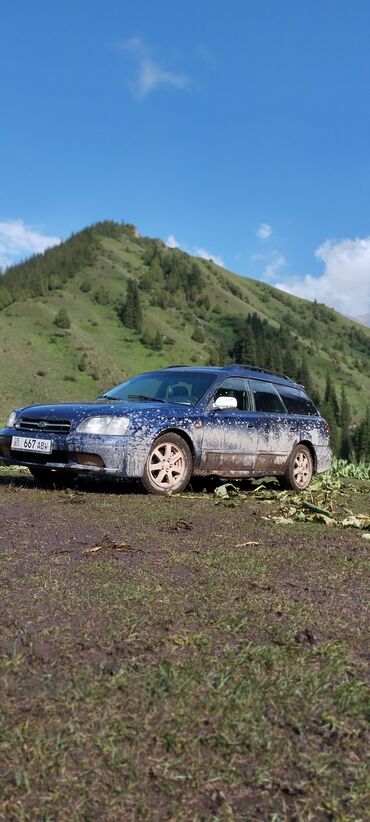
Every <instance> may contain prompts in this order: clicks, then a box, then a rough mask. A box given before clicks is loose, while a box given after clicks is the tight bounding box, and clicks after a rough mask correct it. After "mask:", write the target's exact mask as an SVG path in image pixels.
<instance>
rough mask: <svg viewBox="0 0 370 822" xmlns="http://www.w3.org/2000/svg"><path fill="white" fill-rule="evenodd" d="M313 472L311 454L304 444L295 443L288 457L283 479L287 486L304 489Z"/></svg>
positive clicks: (298, 489) (299, 489)
mask: <svg viewBox="0 0 370 822" xmlns="http://www.w3.org/2000/svg"><path fill="white" fill-rule="evenodd" d="M312 474H313V459H312V454H311V452H310V451H309V449H308V448H307V447H306V446H305V445H297V446H296V447H295V448H294V449H293V451H292V453H291V455H290V458H289V462H288V466H287V470H286V474H285V479H286V484H287V485H288V488H292V490H293V491H304V489H305V488H308V486H309V484H310V482H311V479H312Z"/></svg>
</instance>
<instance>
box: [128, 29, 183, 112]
mask: <svg viewBox="0 0 370 822" xmlns="http://www.w3.org/2000/svg"><path fill="white" fill-rule="evenodd" d="M123 49H124V51H126V52H127V53H128V54H130V55H131V56H132V57H133V59H134V61H135V66H136V76H135V79H134V80H133V81H132V82H131V83H129V88H130V91H131V92H132V94H133V95H134V97H138V98H143V97H146V96H147V95H148V94H150V92H151V91H154V89H156V88H158V87H159V86H167V87H172V88H176V89H186V88H188V87H189V86H190V85H191V79H190V77H188V76H187V74H178V73H177V72H173V71H166V70H165V69H163V68H162V67H161V66H160V65H159V63H158V62H157V61H156V60H153V58H152V57H151V56H150V52H149V50H148V48H147V46H146V45H145V42H144V40H143V39H142V38H141V37H132V38H131V39H130V40H126V42H125V43H123Z"/></svg>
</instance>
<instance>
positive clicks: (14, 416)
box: [5, 411, 17, 428]
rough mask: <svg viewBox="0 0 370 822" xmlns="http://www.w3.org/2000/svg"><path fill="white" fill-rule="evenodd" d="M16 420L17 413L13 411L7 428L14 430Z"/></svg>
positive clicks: (6, 425) (7, 422)
mask: <svg viewBox="0 0 370 822" xmlns="http://www.w3.org/2000/svg"><path fill="white" fill-rule="evenodd" d="M16 418H17V413H16V411H12V413H11V414H10V415H9V417H8V419H7V421H6V424H5V428H13V426H14V423H15V421H16Z"/></svg>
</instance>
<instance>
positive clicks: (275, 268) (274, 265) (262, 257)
mask: <svg viewBox="0 0 370 822" xmlns="http://www.w3.org/2000/svg"><path fill="white" fill-rule="evenodd" d="M251 259H252V260H253V261H256V260H257V261H258V262H262V263H263V265H264V268H263V271H262V272H260V273H259V274H258V279H260V280H266V281H267V282H272V281H273V280H275V278H276V277H277V276H278V273H279V271H280V269H281V268H282V267H283V266H284V265H285V263H286V259H285V257H283V255H282V254H280V252H279V251H277V250H276V249H275V250H274V251H270V252H269V253H268V254H253V255H252V258H251Z"/></svg>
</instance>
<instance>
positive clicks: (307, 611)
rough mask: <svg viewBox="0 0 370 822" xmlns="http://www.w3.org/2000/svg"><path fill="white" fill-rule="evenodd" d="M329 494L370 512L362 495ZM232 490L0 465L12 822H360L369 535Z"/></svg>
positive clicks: (335, 487)
mask: <svg viewBox="0 0 370 822" xmlns="http://www.w3.org/2000/svg"><path fill="white" fill-rule="evenodd" d="M339 469H340V470H341V473H343V471H342V467H341V466H340V465H338V464H337V470H339ZM326 482H327V483H328V484H329V485H330V483H331V485H332V487H331V489H330V505H331V508H332V512H333V513H335V516H336V518H337V520H338V521H339V520H340V519H341V518H342V517H344V516H345V515H346V512H347V510H348V509H350V510H351V511H352V513H353V515H355V516H357V517H360V516H361V515H362V516H364V515H366V514H369V507H368V500H369V491H370V485H369V481H363V480H359V479H347V478H345V479H341V480H338V478H335V477H333V476H331V477H327V478H326ZM217 485H218V484H217ZM238 488H239V490H240V493H241V494H242V495H243V498H242V499H240V500H238V498H235V497H234V498H233V497H231V496H230V498H229V499H226V500H224V501H223V500H222V499H220V497H219V495H215V494H214V493H213V492H212V489H210V490H209V489H208V490H207V491H206V492H202V491H198V493H196V494H195V493H194V491H193V492H191V491H190V492H189V493H188V494H183V495H181V496H180V497H178V496H173V497H171V496H168V497H165V498H154V497H150V496H145V495H144V494H142V493H141V492H140V490H139V489H135V488H133V487H131V488H130V487H126V486H125V485H121V484H119V483H113V482H112V483H107V484H106V485H99V484H97V483H95V482H93V481H88V480H86V479H85V480H83V479H81V480H80V481H79V482H78V483H77V484H76V485H75V486H74V487H71V488H66V489H62V488H57V487H56V488H52V489H42V488H37V486H36V484H35V481H34V480H33V479H32V478H31V477H30V475H29V474H28V472H27V471H26V470H23V471H15V470H8V469H0V517H1V526H2V527H1V529H0V549H1V550H0V568H1V574H0V579H1V583H0V585H1V597H0V623H1V639H0V679H1V692H2V699H1V705H0V723H1V725H0V761H1V769H0V797H1V799H0V819H2V820H4V822H5V820H6V822H16V820H17V822H18V820H23V822H33V820H36V819H40V820H41V819H43V820H57V819H66V818H69V819H70V820H71V822H79V820H81V819H89V820H100V819H104V820H107V822H116V820H118V819H125V820H126V819H132V820H139V819H140V820H143V822H152V820H154V822H155V821H156V820H157V821H158V822H159V820H161V822H162V820H173V819H176V820H179V822H187V821H188V820H189V821H190V820H191V821H192V822H199V820H205V822H208V820H209V821H210V820H217V821H218V822H233V820H235V822H236V820H241V819H245V820H251V822H257V820H258V822H259V820H261V819H266V820H270V822H272V820H279V822H280V820H281V822H285V821H286V822H288V820H292V819H297V820H314V821H315V822H317V821H318V822H321V821H322V822H329V820H338V822H339V820H340V822H349V821H350V820H353V822H355V820H362V819H366V818H367V817H368V811H369V789H370V784H369V769H368V767H367V757H368V751H369V739H368V724H367V720H368V690H367V687H366V680H367V668H366V660H367V653H368V642H367V637H368V629H369V626H368V611H367V607H366V605H367V593H368V592H367V578H368V577H367V574H368V552H369V543H368V542H367V541H366V540H365V539H363V536H362V534H363V533H366V532H365V531H362V530H360V529H358V528H354V527H344V526H342V525H340V524H338V525H336V526H335V527H334V528H330V527H328V526H327V525H326V524H325V523H323V522H320V521H295V522H293V523H289V522H288V523H287V522H280V524H279V523H278V522H276V521H275V520H273V519H272V517H275V516H278V515H279V512H280V506H281V499H280V498H279V494H277V495H274V493H273V492H272V491H271V488H272V486H271V485H269V484H268V483H267V484H266V483H265V491H266V492H267V493H266V494H264V493H263V492H264V489H263V488H262V489H261V484H260V485H259V486H258V485H256V484H248V483H239V484H238ZM256 488H260V489H261V490H259V491H258V492H256ZM323 492H325V488H324V489H323V486H322V485H321V487H318V488H317V489H316V490H315V488H314V489H313V491H312V500H313V504H315V503H317V504H318V503H322V494H323ZM295 496H296V495H294V494H293V493H292V494H290V495H288V497H289V498H290V501H293V500H294V498H295ZM326 505H328V500H327V501H326ZM368 533H369V532H368Z"/></svg>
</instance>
